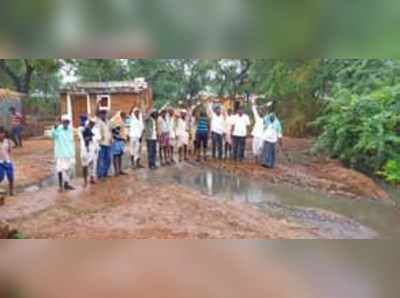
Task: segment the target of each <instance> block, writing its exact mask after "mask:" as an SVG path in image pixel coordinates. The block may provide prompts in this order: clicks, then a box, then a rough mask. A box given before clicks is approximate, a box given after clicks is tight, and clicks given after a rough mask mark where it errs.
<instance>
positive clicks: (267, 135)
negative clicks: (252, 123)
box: [262, 113, 283, 169]
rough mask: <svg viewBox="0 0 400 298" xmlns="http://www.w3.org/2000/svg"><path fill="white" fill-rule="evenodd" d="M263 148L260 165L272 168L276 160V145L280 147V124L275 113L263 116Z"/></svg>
mask: <svg viewBox="0 0 400 298" xmlns="http://www.w3.org/2000/svg"><path fill="white" fill-rule="evenodd" d="M263 139H264V150H263V155H262V166H263V167H266V168H270V169H273V168H274V167H275V162H276V146H277V143H278V142H279V145H280V146H281V147H282V144H283V142H282V125H281V122H280V121H279V119H278V118H277V117H276V115H275V113H271V114H269V115H267V116H266V117H265V118H264V135H263Z"/></svg>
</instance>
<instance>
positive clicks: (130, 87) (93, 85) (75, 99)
mask: <svg viewBox="0 0 400 298" xmlns="http://www.w3.org/2000/svg"><path fill="white" fill-rule="evenodd" d="M151 105H152V90H151V88H150V86H149V84H148V83H147V82H146V81H145V80H144V79H143V78H138V79H135V80H133V81H122V82H85V83H73V84H69V85H67V86H66V87H65V88H63V89H61V91H60V108H61V113H62V114H68V115H69V116H70V118H71V119H72V123H73V126H74V127H77V126H79V118H80V116H81V115H84V114H87V115H89V116H94V115H95V113H96V109H97V106H101V107H104V108H107V109H108V110H109V111H110V113H111V114H113V113H116V112H117V111H124V112H126V113H128V112H129V111H130V109H131V108H132V106H135V107H140V108H147V107H149V106H151Z"/></svg>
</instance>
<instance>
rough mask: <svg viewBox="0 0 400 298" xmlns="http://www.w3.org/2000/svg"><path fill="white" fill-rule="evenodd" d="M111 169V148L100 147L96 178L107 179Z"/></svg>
mask: <svg viewBox="0 0 400 298" xmlns="http://www.w3.org/2000/svg"><path fill="white" fill-rule="evenodd" d="M110 167H111V146H103V145H101V146H100V151H99V157H98V161H97V177H98V178H104V177H107V175H108V171H109V170H110Z"/></svg>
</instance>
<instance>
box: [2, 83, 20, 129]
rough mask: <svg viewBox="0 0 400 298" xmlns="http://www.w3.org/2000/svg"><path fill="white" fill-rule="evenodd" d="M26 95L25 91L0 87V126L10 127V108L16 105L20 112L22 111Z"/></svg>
mask: <svg viewBox="0 0 400 298" xmlns="http://www.w3.org/2000/svg"><path fill="white" fill-rule="evenodd" d="M25 96H26V95H25V94H24V93H19V92H16V91H12V90H9V89H2V88H0V126H3V127H6V128H9V126H10V112H9V109H10V107H15V109H16V110H17V111H18V112H22V101H23V98H24V97H25Z"/></svg>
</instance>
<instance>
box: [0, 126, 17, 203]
mask: <svg viewBox="0 0 400 298" xmlns="http://www.w3.org/2000/svg"><path fill="white" fill-rule="evenodd" d="M10 154H11V141H10V139H9V138H8V134H7V131H6V130H5V129H4V128H3V127H0V183H1V182H3V180H4V178H5V177H7V180H8V192H9V195H10V196H13V195H14V165H13V163H12V161H11V157H10Z"/></svg>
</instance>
